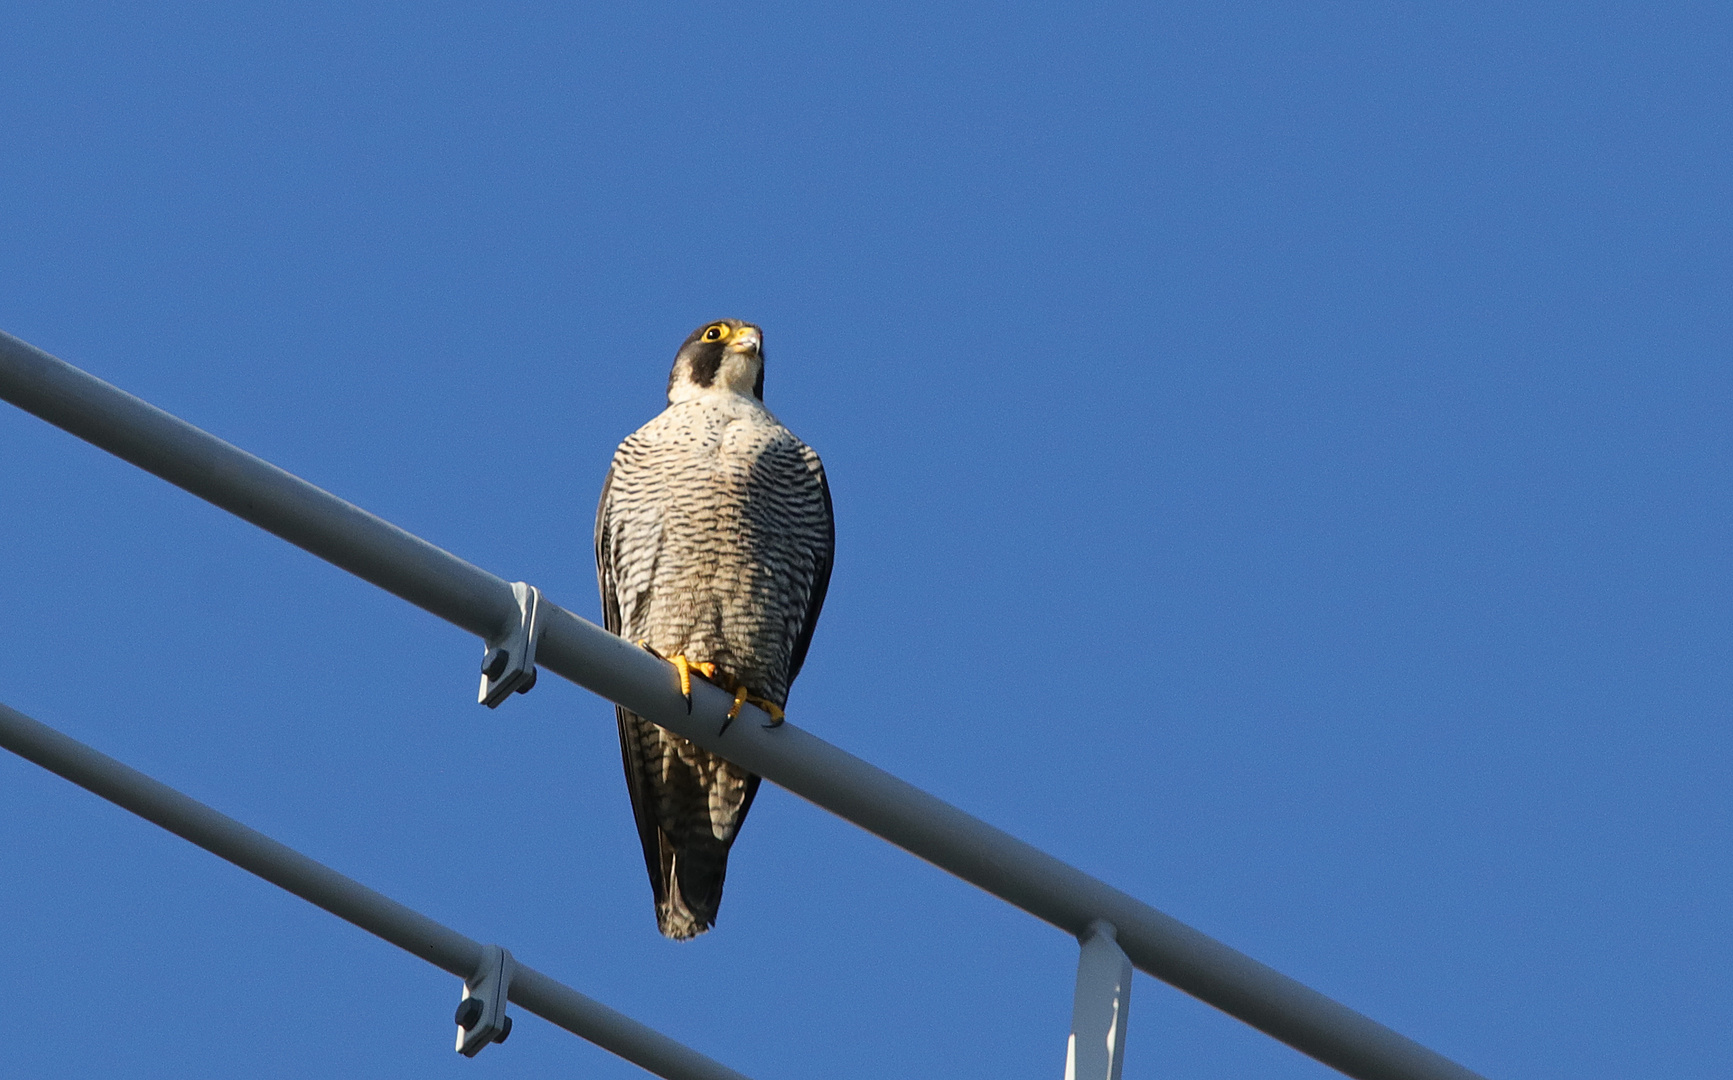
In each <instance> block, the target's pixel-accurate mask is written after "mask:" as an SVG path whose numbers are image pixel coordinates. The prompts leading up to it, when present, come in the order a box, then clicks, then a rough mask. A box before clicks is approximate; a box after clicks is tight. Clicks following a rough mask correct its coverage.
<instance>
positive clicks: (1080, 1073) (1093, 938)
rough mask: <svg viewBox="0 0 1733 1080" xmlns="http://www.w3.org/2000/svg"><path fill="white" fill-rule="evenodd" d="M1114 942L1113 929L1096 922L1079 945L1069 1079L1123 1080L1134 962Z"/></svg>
mask: <svg viewBox="0 0 1733 1080" xmlns="http://www.w3.org/2000/svg"><path fill="white" fill-rule="evenodd" d="M1113 938H1114V930H1113V927H1111V926H1109V925H1107V924H1106V923H1104V922H1102V921H1101V920H1099V919H1097V920H1096V921H1095V922H1092V923H1090V924H1089V929H1088V930H1087V931H1085V933H1084V935H1083V940H1082V941H1080V942H1079V943H1078V944H1079V945H1080V946H1081V948H1080V949H1079V950H1078V954H1077V992H1076V994H1075V995H1074V996H1073V997H1072V1000H1071V1040H1070V1042H1069V1043H1068V1044H1067V1045H1066V1047H1065V1080H1119V1074H1120V1072H1121V1071H1122V1070H1123V1069H1124V1068H1125V1024H1126V1021H1127V1020H1129V1019H1130V1017H1131V961H1130V960H1128V959H1126V956H1125V954H1124V953H1123V952H1120V951H1119V946H1118V945H1117V944H1115V943H1114V940H1113Z"/></svg>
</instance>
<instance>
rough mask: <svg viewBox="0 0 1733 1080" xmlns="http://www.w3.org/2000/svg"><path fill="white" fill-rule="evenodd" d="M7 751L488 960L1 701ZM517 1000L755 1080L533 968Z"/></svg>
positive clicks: (718, 1074)
mask: <svg viewBox="0 0 1733 1080" xmlns="http://www.w3.org/2000/svg"><path fill="white" fill-rule="evenodd" d="M0 746H3V747H5V748H6V749H7V750H10V751H12V752H13V753H15V754H17V755H18V756H19V757H21V758H24V759H25V760H26V761H32V762H35V763H36V764H38V765H40V766H42V767H43V768H44V769H47V770H48V771H49V772H52V773H56V774H58V775H60V776H63V777H65V778H66V779H68V780H70V781H72V782H73V783H74V784H77V785H78V786H79V787H82V788H85V789H86V790H88V791H92V792H94V793H96V794H98V795H100V796H102V797H103V798H105V799H107V800H108V801H109V802H111V803H114V804H115V805H116V806H119V807H121V808H122V809H125V810H130V811H132V812H133V813H135V814H137V815H138V816H139V817H141V818H144V819H145V820H146V821H148V822H151V823H152V824H154V825H160V826H162V827H163V828H165V829H167V830H168V831H169V832H172V833H174V834H175V835H176V836H180V837H183V838H185V839H187V840H190V841H192V842H193V843H195V844H197V845H198V846H199V847H202V848H204V849H205V850H206V851H209V852H210V853H211V854H213V855H216V856H218V857H220V858H223V859H227V860H228V861H229V862H232V863H234V864H235V865H236V866H238V867H240V868H241V869H243V870H246V871H247V872H249V873H252V874H257V875H258V876H259V877H262V878H264V879H265V880H266V881H268V882H270V883H271V884H273V885H276V886H278V887H279V888H282V889H286V890H287V891H289V892H292V893H294V894H295V895H296V896H299V897H300V898H301V899H303V900H306V901H308V902H309V903H312V904H315V905H317V906H319V907H322V908H324V909H325V910H326V911H329V912H330V913H331V914H333V915H335V916H337V917H338V918H340V919H344V920H346V921H348V922H351V923H354V924H355V925H356V926H359V927H360V928H361V929H363V930H365V931H367V932H368V933H370V934H374V935H376V936H378V937H381V938H384V939H385V940H386V941H389V942H390V943H391V944H393V945H395V946H397V947H398V948H400V949H403V950H405V951H407V952H411V953H414V954H415V955H416V956H419V957H421V958H422V959H423V960H426V961H427V962H428V963H430V964H432V965H434V966H435V967H438V968H443V969H445V970H446V971H449V972H451V973H452V974H453V975H456V976H457V977H458V978H460V979H467V978H469V977H470V976H471V975H473V974H474V973H475V970H476V968H477V966H478V965H479V964H480V962H481V955H482V946H481V943H480V942H477V941H475V940H473V939H471V938H468V937H465V936H464V935H462V934H460V933H458V932H457V931H456V930H453V929H451V928H449V927H446V926H443V925H441V924H439V923H436V922H434V921H433V920H432V919H430V918H428V917H427V916H425V915H423V914H421V913H420V912H418V911H415V910H414V909H412V908H407V907H404V906H403V905H402V904H399V903H398V902H397V901H395V900H393V899H391V898H390V897H388V896H385V895H382V894H380V893H377V892H374V891H373V890H372V889H369V888H368V887H367V886H365V885H363V884H361V883H360V882H359V881H356V880H354V879H353V878H349V877H345V876H343V875H342V874H339V873H338V872H337V871H335V870H333V869H331V868H330V867H328V866H325V865H324V864H323V863H319V862H315V861H314V860H312V859H309V858H308V857H307V856H305V855H303V854H301V853H300V852H298V851H296V850H294V849H293V848H290V847H287V846H285V845H283V844H280V843H278V842H277V841H275V840H273V839H271V838H270V837H268V836H266V835H265V834H264V833H261V832H258V831H257V830H254V829H250V828H248V827H247V826H245V825H242V824H241V823H240V822H238V821H236V820H235V819H234V818H231V817H229V816H227V815H226V814H222V813H219V812H217V811H216V810H213V809H211V808H210V807H208V806H206V805H205V804H204V803H201V802H199V801H198V800H196V799H192V798H189V797H188V796H186V795H182V794H181V793H180V792H178V791H176V790H175V789H174V788H171V787H169V786H168V785H167V784H163V783H161V782H159V781H157V780H153V779H151V778H150V777H148V776H146V775H145V774H143V773H141V772H139V771H138V770H136V769H133V768H131V767H129V766H127V765H123V764H122V763H120V762H118V761H116V760H114V759H113V758H111V757H109V756H108V755H107V754H104V753H102V752H101V751H98V750H95V749H92V748H91V747H88V746H86V745H84V744H83V743H81V742H79V741H78V740H77V739H74V738H72V737H70V736H67V735H63V734H61V733H60V732H58V731H55V730H54V729H53V728H51V727H49V726H47V725H46V724H42V723H38V722H37V721H35V720H32V719H31V718H30V717H28V716H25V715H24V714H23V713H21V712H17V711H15V710H13V709H10V708H7V707H6V706H5V705H0ZM510 997H511V1000H512V1001H514V1002H516V1003H517V1004H518V1005H521V1006H523V1007H524V1008H525V1009H528V1010H529V1011H530V1012H533V1013H535V1014H536V1015H537V1016H540V1017H542V1018H543V1019H546V1020H549V1021H551V1022H552V1023H554V1024H556V1025H558V1026H560V1027H563V1028H565V1029H566V1030H567V1031H570V1032H572V1033H573V1034H574V1035H579V1036H581V1037H583V1038H585V1039H588V1040H589V1041H591V1042H593V1043H595V1044H596V1045H597V1046H600V1047H602V1048H604V1049H606V1050H610V1051H612V1052H613V1053H616V1054H618V1055H620V1056H621V1057H623V1058H625V1059H626V1060H627V1061H630V1062H632V1063H634V1064H636V1065H639V1066H642V1067H643V1068H645V1069H648V1070H649V1071H651V1072H653V1073H655V1074H656V1075H657V1076H662V1077H667V1078H668V1080H747V1078H746V1077H745V1076H743V1075H741V1074H740V1073H737V1072H735V1071H734V1070H733V1069H730V1068H728V1067H726V1066H724V1065H721V1064H719V1063H717V1062H715V1061H712V1060H711V1059H709V1058H707V1057H705V1056H704V1055H703V1054H700V1053H699V1052H698V1051H696V1050H693V1049H691V1048H689V1047H687V1046H684V1045H682V1044H680V1043H677V1042H675V1041H674V1040H673V1039H670V1038H668V1036H666V1035H663V1034H662V1033H661V1032H658V1031H655V1030H652V1029H651V1028H648V1027H645V1026H644V1025H643V1024H640V1023H638V1022H637V1021H636V1020H633V1019H632V1018H631V1017H629V1016H626V1015H624V1014H623V1013H619V1012H615V1011H614V1010H613V1009H610V1008H608V1007H607V1006H606V1005H603V1004H602V1003H601V1002H599V1001H595V1000H593V999H591V998H587V997H585V996H584V995H583V994H580V993H578V992H577V991H576V990H573V989H571V988H570V987H568V986H565V985H563V984H561V983H558V982H555V981H554V980H553V979H550V978H548V977H547V976H546V975H543V974H542V973H541V972H539V971H536V970H535V969H534V968H528V967H524V966H523V965H522V964H519V965H518V966H517V972H516V974H515V975H514V977H513V979H512V983H511V993H510Z"/></svg>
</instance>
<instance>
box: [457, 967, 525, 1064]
mask: <svg viewBox="0 0 1733 1080" xmlns="http://www.w3.org/2000/svg"><path fill="white" fill-rule="evenodd" d="M516 966H517V965H516V964H514V963H513V962H512V958H511V953H509V952H507V951H506V950H504V949H502V948H500V947H499V946H498V945H484V946H482V954H481V968H480V969H479V970H478V971H476V973H475V974H474V975H472V976H470V977H469V978H467V979H465V980H464V981H463V1000H462V1001H460V1002H458V1003H457V1017H456V1020H457V1052H458V1053H460V1054H462V1055H463V1056H464V1057H474V1056H475V1055H477V1054H479V1053H481V1050H482V1047H484V1046H486V1045H488V1044H489V1043H496V1042H498V1043H502V1042H505V1040H506V1036H508V1035H510V1034H511V1017H509V1016H507V1015H506V1014H505V1002H506V993H507V991H509V990H510V989H511V976H512V971H513V969H514V968H515V967H516Z"/></svg>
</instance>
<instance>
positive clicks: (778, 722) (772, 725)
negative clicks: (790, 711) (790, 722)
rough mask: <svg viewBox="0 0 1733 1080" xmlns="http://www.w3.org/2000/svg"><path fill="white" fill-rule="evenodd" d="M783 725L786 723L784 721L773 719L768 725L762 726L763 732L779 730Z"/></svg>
mask: <svg viewBox="0 0 1733 1080" xmlns="http://www.w3.org/2000/svg"><path fill="white" fill-rule="evenodd" d="M784 723H786V721H784V720H782V719H781V718H773V719H772V720H771V721H770V723H768V724H765V725H764V730H766V731H769V730H770V729H771V728H779V727H781V726H782V725H783V724H784Z"/></svg>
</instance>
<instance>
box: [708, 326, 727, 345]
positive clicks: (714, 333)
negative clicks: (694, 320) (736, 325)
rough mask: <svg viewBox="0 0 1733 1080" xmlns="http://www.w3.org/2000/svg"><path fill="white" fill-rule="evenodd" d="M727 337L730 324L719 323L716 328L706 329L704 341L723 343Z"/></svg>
mask: <svg viewBox="0 0 1733 1080" xmlns="http://www.w3.org/2000/svg"><path fill="white" fill-rule="evenodd" d="M727 336H728V324H727V323H717V324H716V325H714V326H710V327H706V328H705V330H704V340H705V341H721V340H722V339H723V338H725V337H727Z"/></svg>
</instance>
